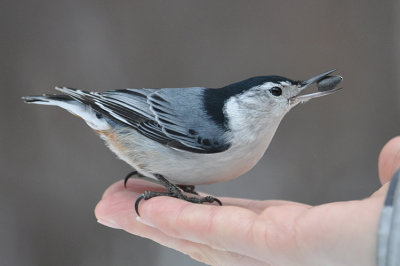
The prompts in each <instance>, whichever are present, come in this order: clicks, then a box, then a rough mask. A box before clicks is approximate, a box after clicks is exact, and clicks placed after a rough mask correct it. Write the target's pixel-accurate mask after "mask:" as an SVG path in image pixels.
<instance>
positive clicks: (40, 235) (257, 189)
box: [0, 0, 400, 266]
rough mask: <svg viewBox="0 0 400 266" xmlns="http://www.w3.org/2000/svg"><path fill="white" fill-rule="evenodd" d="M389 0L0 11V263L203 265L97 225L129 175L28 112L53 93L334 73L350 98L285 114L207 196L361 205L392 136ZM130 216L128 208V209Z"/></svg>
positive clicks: (89, 137)
mask: <svg viewBox="0 0 400 266" xmlns="http://www.w3.org/2000/svg"><path fill="white" fill-rule="evenodd" d="M399 7H400V5H399V3H397V2H394V1H376V2H373V1H361V0H360V1H346V2H345V1H233V0H224V1H222V0H220V1H205V0H203V1H188V0H181V1H177V0H173V1H171V0H170V1H161V0H159V1H75V2H74V1H7V0H2V1H0V34H1V35H0V36H1V39H0V88H1V92H2V96H1V97H0V101H1V105H0V106H1V112H0V125H1V131H0V137H1V141H0V145H1V146H0V147H1V153H0V169H1V170H0V171H1V172H0V173H1V174H0V176H1V179H0V182H1V184H0V225H1V226H0V265H148V266H152V265H202V264H200V263H197V262H194V261H192V260H191V259H190V258H189V257H187V256H185V255H181V254H179V253H177V252H175V251H173V250H170V249H168V248H165V247H162V246H160V245H158V244H155V243H153V242H152V241H149V240H146V239H142V238H139V237H136V236H132V235H129V234H128V233H125V232H123V231H120V230H113V229H109V228H106V227H104V226H102V225H99V224H97V223H96V219H95V217H94V215H93V209H94V207H95V205H96V203H97V201H98V200H99V199H100V197H101V195H102V193H103V191H104V190H105V189H106V188H107V187H108V186H109V185H110V184H112V183H114V182H116V181H117V180H119V179H121V178H123V176H124V175H125V174H126V173H127V172H129V171H130V170H131V169H130V167H129V166H128V165H126V164H125V163H123V162H122V161H120V160H117V159H116V158H115V156H114V155H113V154H112V153H111V152H110V151H109V150H108V149H107V148H106V147H105V146H104V145H103V143H102V141H101V140H100V139H99V138H98V137H97V136H96V135H95V134H94V133H93V132H92V131H91V130H90V129H89V128H88V127H87V126H86V125H85V124H84V123H83V122H82V121H80V120H79V119H77V118H76V117H74V116H72V115H70V114H68V113H67V112H65V111H64V110H61V109H58V108H50V107H44V106H32V105H25V104H23V103H22V101H21V100H20V97H21V96H22V95H31V94H41V93H51V92H54V91H53V87H54V86H55V85H58V86H71V87H76V88H83V89H88V90H99V91H104V90H108V89H122V88H126V87H139V88H142V87H185V86H208V87H220V86H223V85H225V84H228V83H232V82H235V81H239V80H242V79H245V78H247V77H250V76H255V75H269V74H278V75H283V76H287V77H289V78H293V79H306V78H309V77H311V76H313V75H315V74H319V73H321V72H324V71H327V70H330V69H332V68H337V69H338V72H337V73H338V74H340V75H342V76H343V77H344V81H343V86H344V88H345V90H343V91H342V92H340V93H337V94H334V95H332V96H329V97H326V98H321V99H316V100H314V101H312V102H310V103H308V104H306V105H302V106H299V107H297V108H295V109H294V110H293V111H291V112H290V113H289V114H288V115H287V117H286V118H285V119H284V120H283V122H282V123H281V126H280V128H279V129H278V132H277V135H276V136H275V138H274V140H273V142H272V144H271V146H270V148H269V149H268V151H267V152H266V154H265V156H264V158H263V159H262V160H261V162H260V163H259V164H258V165H257V166H256V167H255V168H254V169H253V170H251V171H250V172H249V173H247V174H246V175H244V176H242V177H241V178H238V179H236V180H232V181H229V182H226V183H222V184H217V185H214V186H202V187H200V189H201V190H203V191H206V192H208V193H212V194H215V195H221V196H222V195H223V196H232V197H248V198H253V199H285V200H293V201H300V202H304V203H309V204H321V203H325V202H330V201H342V200H351V199H360V198H363V197H367V196H368V195H370V194H371V193H372V192H373V191H375V190H376V189H377V188H378V187H379V182H378V177H377V158H378V154H379V151H380V149H381V148H382V146H383V145H384V143H386V142H387V141H388V140H389V139H390V138H391V137H393V136H395V135H397V134H399V133H400V131H399V125H400V123H399V122H400V121H399V120H400V119H399V111H400V110H399V109H400V102H399V100H400V93H399V88H400V78H399V70H400V69H399V66H400V56H399V55H400V52H399V44H400V35H399V34H400V23H399V22H400V20H399V19H398V18H397V17H398V16H399V11H400V9H399ZM132 211H133V210H132Z"/></svg>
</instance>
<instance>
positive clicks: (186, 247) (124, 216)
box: [95, 191, 265, 265]
mask: <svg viewBox="0 0 400 266" xmlns="http://www.w3.org/2000/svg"><path fill="white" fill-rule="evenodd" d="M137 196H138V195H137V194H135V193H132V192H129V191H122V192H117V193H115V194H113V196H111V195H110V196H109V197H106V198H105V199H104V200H101V201H100V202H99V203H98V205H97V206H96V209H95V214H96V217H97V219H98V220H99V221H100V222H101V223H103V224H105V225H107V224H111V225H113V226H112V227H113V228H116V227H118V228H120V229H123V230H125V231H127V232H129V233H131V234H134V235H138V236H141V237H145V238H149V239H152V240H154V241H156V242H158V243H159V244H161V245H164V246H167V247H170V248H173V249H175V250H177V251H180V252H182V253H184V254H187V255H189V256H190V257H191V258H193V259H195V260H198V261H200V262H204V263H206V264H210V265H265V262H262V261H259V260H256V259H253V258H250V257H248V256H244V255H240V254H237V253H233V252H229V251H221V250H215V249H213V248H211V247H208V246H207V245H203V244H199V243H193V242H191V241H188V240H184V239H177V238H173V237H170V236H168V235H166V234H165V233H163V232H161V231H160V230H158V229H156V228H153V227H150V226H147V225H145V224H143V223H141V222H138V221H137V220H136V215H135V214H134V212H133V208H132V203H133V202H134V201H135V199H136V197H137Z"/></svg>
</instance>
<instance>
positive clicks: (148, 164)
mask: <svg viewBox="0 0 400 266" xmlns="http://www.w3.org/2000/svg"><path fill="white" fill-rule="evenodd" d="M101 133H102V134H100V135H101V136H102V138H103V139H104V140H105V141H106V143H107V144H108V146H109V148H110V149H111V150H112V151H113V152H114V153H115V154H116V155H117V156H118V157H119V158H120V159H122V160H124V161H125V162H127V163H128V164H130V165H131V166H133V167H134V168H135V169H136V170H137V171H139V172H141V173H142V174H143V175H146V176H148V177H153V174H161V175H163V176H164V177H166V178H167V179H168V180H170V181H171V182H172V183H175V184H182V185H200V184H211V183H219V182H223V181H226V180H229V179H233V178H236V177H238V176H240V175H242V174H244V173H245V172H247V171H248V170H250V169H251V168H252V167H253V166H254V165H255V164H256V163H257V162H258V161H259V160H260V158H261V157H262V155H263V154H264V151H265V149H266V147H262V146H263V145H261V146H260V145H255V146H254V147H249V146H246V147H233V148H231V149H229V150H227V151H225V152H221V153H214V154H198V153H191V152H187V151H179V150H174V149H171V148H169V147H166V146H164V145H162V144H159V143H157V142H155V141H152V140H149V139H147V138H146V137H143V136H142V135H140V134H139V133H137V132H134V131H131V133H130V134H129V135H130V136H129V137H124V138H122V137H119V136H121V134H118V132H114V133H112V134H110V133H107V134H105V133H104V132H101ZM117 136H118V137H117Z"/></svg>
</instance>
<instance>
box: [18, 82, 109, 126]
mask: <svg viewBox="0 0 400 266" xmlns="http://www.w3.org/2000/svg"><path fill="white" fill-rule="evenodd" d="M56 89H57V90H60V91H62V92H64V93H65V91H68V92H69V91H71V92H74V91H78V90H74V89H69V88H57V87H56ZM64 90H65V91H64ZM71 94H72V93H71ZM71 94H43V95H40V96H24V97H22V100H24V101H25V102H26V103H29V104H42V105H53V106H58V107H61V108H63V109H65V110H67V111H68V112H70V113H72V114H73V115H76V116H78V117H80V118H82V119H83V120H85V122H86V123H87V124H88V125H89V126H90V127H92V128H93V129H96V130H103V129H106V128H108V127H109V124H108V123H107V121H105V119H103V118H101V116H98V115H96V114H97V112H96V111H95V110H93V109H92V108H91V107H90V106H88V105H86V104H84V103H82V102H81V101H80V100H79V99H78V98H77V97H74V95H71Z"/></svg>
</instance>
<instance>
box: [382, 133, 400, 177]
mask: <svg viewBox="0 0 400 266" xmlns="http://www.w3.org/2000/svg"><path fill="white" fill-rule="evenodd" d="M378 168H379V179H380V180H381V183H382V184H385V183H387V182H389V181H390V180H391V179H392V176H393V175H394V173H395V172H396V171H397V169H399V168H400V136H398V137H394V138H393V139H391V140H390V141H389V142H388V143H386V145H385V146H384V147H383V148H382V151H381V153H380V155H379V162H378Z"/></svg>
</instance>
